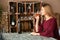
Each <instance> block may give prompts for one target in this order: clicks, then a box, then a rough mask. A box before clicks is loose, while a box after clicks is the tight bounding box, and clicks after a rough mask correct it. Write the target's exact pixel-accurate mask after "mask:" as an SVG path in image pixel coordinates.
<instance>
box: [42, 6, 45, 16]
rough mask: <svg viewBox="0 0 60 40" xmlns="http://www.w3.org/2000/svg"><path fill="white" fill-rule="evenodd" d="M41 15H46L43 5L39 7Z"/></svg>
mask: <svg viewBox="0 0 60 40" xmlns="http://www.w3.org/2000/svg"><path fill="white" fill-rule="evenodd" d="M41 15H46V12H45V9H44V7H42V8H41Z"/></svg>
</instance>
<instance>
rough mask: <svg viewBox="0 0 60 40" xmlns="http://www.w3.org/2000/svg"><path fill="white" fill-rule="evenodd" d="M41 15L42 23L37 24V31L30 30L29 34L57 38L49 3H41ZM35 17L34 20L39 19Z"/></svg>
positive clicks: (56, 29) (54, 20)
mask: <svg viewBox="0 0 60 40" xmlns="http://www.w3.org/2000/svg"><path fill="white" fill-rule="evenodd" d="M41 15H42V16H44V20H43V23H42V24H39V28H38V32H32V33H31V34H32V35H41V36H46V37H53V38H58V28H57V21H56V18H55V17H54V16H53V11H52V8H51V6H50V5H49V4H43V5H42V7H41ZM35 18H36V20H37V19H39V17H35Z"/></svg>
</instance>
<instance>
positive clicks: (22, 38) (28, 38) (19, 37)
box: [0, 33, 56, 40]
mask: <svg viewBox="0 0 60 40" xmlns="http://www.w3.org/2000/svg"><path fill="white" fill-rule="evenodd" d="M2 38H3V39H4V40H56V39H54V38H51V37H50V38H47V37H43V36H33V35H31V34H30V33H22V34H18V33H2ZM0 39H1V38H0Z"/></svg>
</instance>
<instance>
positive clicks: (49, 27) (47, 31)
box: [39, 17, 58, 38]
mask: <svg viewBox="0 0 60 40" xmlns="http://www.w3.org/2000/svg"><path fill="white" fill-rule="evenodd" d="M39 33H40V35H41V36H46V37H54V38H57V37H58V28H57V21H56V19H55V18H54V17H53V18H51V19H49V20H47V21H46V20H45V21H44V22H43V23H42V24H41V25H40V26H39Z"/></svg>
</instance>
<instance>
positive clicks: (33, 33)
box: [31, 32, 40, 36]
mask: <svg viewBox="0 0 60 40" xmlns="http://www.w3.org/2000/svg"><path fill="white" fill-rule="evenodd" d="M31 35H35V36H39V35H40V33H36V32H32V33H31Z"/></svg>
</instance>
